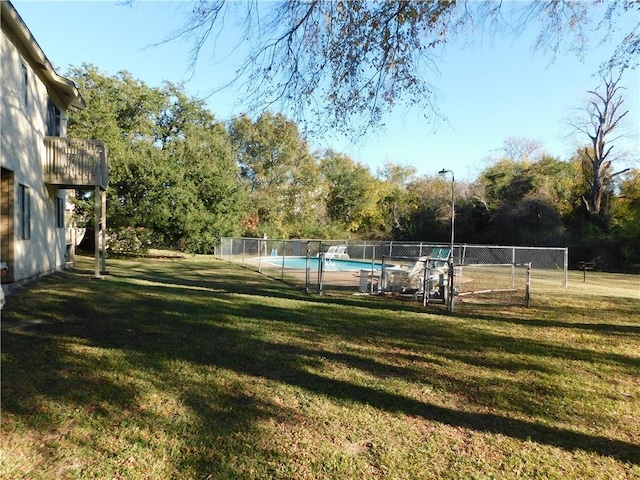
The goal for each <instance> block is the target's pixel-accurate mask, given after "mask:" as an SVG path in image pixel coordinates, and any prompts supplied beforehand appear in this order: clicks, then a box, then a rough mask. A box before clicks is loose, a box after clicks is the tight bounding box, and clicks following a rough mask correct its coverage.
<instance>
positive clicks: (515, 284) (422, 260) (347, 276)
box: [216, 238, 568, 309]
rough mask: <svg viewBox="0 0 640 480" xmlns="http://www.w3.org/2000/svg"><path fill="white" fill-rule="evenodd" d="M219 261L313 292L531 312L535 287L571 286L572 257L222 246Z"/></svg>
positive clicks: (408, 248)
mask: <svg viewBox="0 0 640 480" xmlns="http://www.w3.org/2000/svg"><path fill="white" fill-rule="evenodd" d="M216 256H217V257H219V258H221V259H224V260H227V261H230V262H234V263H239V264H241V265H243V266H244V267H247V268H252V269H255V270H258V271H260V272H262V273H264V274H266V275H269V276H272V277H273V278H277V279H280V280H283V281H286V282H288V283H290V284H292V285H294V286H296V287H300V288H304V289H305V290H306V291H307V292H310V293H318V294H330V293H331V292H342V293H345V292H346V293H353V294H360V295H384V296H389V297H393V298H398V299H407V300H409V301H416V302H420V303H422V304H423V305H429V304H443V305H447V306H448V307H449V308H450V309H452V308H453V305H454V303H455V304H465V303H476V304H477V303H500V304H505V303H506V304H518V305H526V304H527V303H528V301H529V293H530V287H531V284H532V282H533V283H534V284H535V283H536V282H545V283H551V284H554V285H558V286H566V285H567V264H568V258H567V249H566V248H548V247H517V246H497V245H470V244H455V245H454V247H453V249H451V245H448V244H440V243H430V242H377V241H352V240H351V241H347V240H342V241H340V240H305V239H300V240H271V239H262V238H223V239H222V240H221V243H220V245H219V246H218V248H217V251H216Z"/></svg>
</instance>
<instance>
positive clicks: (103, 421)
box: [0, 256, 640, 479]
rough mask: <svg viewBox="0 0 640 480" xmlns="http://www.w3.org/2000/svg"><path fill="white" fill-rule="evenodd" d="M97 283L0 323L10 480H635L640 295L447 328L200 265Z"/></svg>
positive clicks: (86, 270)
mask: <svg viewBox="0 0 640 480" xmlns="http://www.w3.org/2000/svg"><path fill="white" fill-rule="evenodd" d="M108 267H109V270H110V273H111V275H109V276H107V277H105V278H104V280H92V279H91V271H92V268H93V264H92V259H89V258H81V259H80V261H79V262H78V269H77V270H76V271H73V272H64V273H59V274H55V275H52V276H49V277H47V278H45V279H43V280H41V281H39V282H37V283H34V284H32V285H29V286H27V287H24V288H22V289H20V290H19V291H18V292H17V293H16V294H14V295H12V296H11V297H9V302H8V304H7V306H6V307H5V310H3V311H2V323H3V327H4V328H3V331H2V429H1V437H0V438H1V440H2V465H1V469H0V476H1V477H2V478H3V479H12V478H32V479H53V478H55V479H66V478H78V479H88V478H101V479H102V478H107V479H109V478H116V479H120V478H122V479H156V478H162V479H164V478H167V479H168V478H176V479H190V478H193V479H233V478H246V479H272V478H283V479H319V478H338V479H351V478H354V479H368V478H374V479H382V478H386V479H410V478H415V479H430V478H433V479H441V478H460V479H466V478H499V479H509V478H558V479H583V478H602V479H612V478H616V479H622V478H640V277H637V276H635V277H633V276H623V275H608V274H598V273H594V272H589V273H588V274H587V282H586V283H582V273H578V272H576V273H575V274H572V277H571V278H570V287H569V288H568V289H564V288H562V287H560V286H558V285H555V284H554V285H550V286H546V285H545V284H544V283H543V282H539V283H538V284H535V283H534V285H533V293H532V306H531V307H530V308H528V309H525V308H521V307H491V308H488V307H486V306H485V307H482V309H477V310H466V309H465V310H464V311H461V312H458V313H456V314H455V315H453V316H449V315H447V314H446V312H445V311H444V310H443V309H442V307H441V306H433V307H429V308H427V309H422V308H421V307H419V306H418V305H414V304H412V303H408V302H400V301H397V300H393V299H381V298H369V297H356V296H346V295H345V296H337V295H335V296H324V297H318V296H315V295H306V294H304V293H302V292H299V291H297V290H294V289H291V288H289V287H288V286H286V285H285V284H283V283H281V282H278V281H275V280H271V279H269V278H267V277H265V276H263V275H260V274H258V273H255V272H252V271H249V270H247V269H242V268H241V267H238V266H236V265H231V264H227V263H224V262H221V261H217V260H214V259H213V258H211V257H202V256H197V257H190V258H184V259H161V260H160V259H159V260H139V261H138V260H117V259H114V260H110V261H109V264H108ZM25 323H27V324H29V326H28V327H27V328H15V327H18V326H20V325H23V324H25ZM8 327H14V328H8Z"/></svg>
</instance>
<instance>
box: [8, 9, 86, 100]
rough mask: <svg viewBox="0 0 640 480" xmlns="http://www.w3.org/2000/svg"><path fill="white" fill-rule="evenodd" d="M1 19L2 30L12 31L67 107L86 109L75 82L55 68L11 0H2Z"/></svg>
mask: <svg viewBox="0 0 640 480" xmlns="http://www.w3.org/2000/svg"><path fill="white" fill-rule="evenodd" d="M0 19H1V21H2V30H7V31H8V32H10V33H11V34H12V35H13V36H14V38H15V39H16V40H17V41H18V42H19V43H20V45H19V47H21V48H22V49H23V50H24V54H25V55H26V56H28V57H29V58H28V60H30V61H31V62H33V65H32V67H33V68H34V70H36V73H37V74H38V76H40V77H43V79H44V80H45V81H46V82H48V83H49V85H50V87H51V88H53V89H54V91H55V92H56V93H57V96H58V97H59V99H60V101H62V102H63V103H64V106H65V108H68V107H74V108H78V109H84V108H85V107H86V104H85V103H84V100H83V99H82V96H81V95H80V92H79V91H78V89H77V87H76V85H75V83H73V82H72V81H71V80H69V79H68V78H65V77H63V76H61V75H58V73H57V72H56V70H55V68H53V65H52V64H51V62H50V61H49V59H48V58H47V56H46V55H45V53H44V51H43V50H42V48H41V47H40V45H39V44H38V42H37V41H36V39H35V38H34V36H33V34H32V33H31V30H29V27H27V25H26V23H25V22H24V20H22V17H21V16H20V14H19V13H18V11H17V10H16V9H15V7H14V6H13V4H12V3H11V2H10V1H9V0H2V1H0Z"/></svg>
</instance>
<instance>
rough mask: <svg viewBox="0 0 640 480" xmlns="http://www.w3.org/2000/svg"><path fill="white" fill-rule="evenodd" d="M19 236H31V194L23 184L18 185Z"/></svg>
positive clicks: (24, 237) (26, 237) (26, 238)
mask: <svg viewBox="0 0 640 480" xmlns="http://www.w3.org/2000/svg"><path fill="white" fill-rule="evenodd" d="M18 238H20V239H22V240H28V239H29V238H31V194H30V192H29V187H27V186H26V185H22V184H21V185H19V186H18Z"/></svg>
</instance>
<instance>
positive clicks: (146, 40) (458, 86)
mask: <svg viewBox="0 0 640 480" xmlns="http://www.w3.org/2000/svg"><path fill="white" fill-rule="evenodd" d="M13 3H14V6H15V7H16V9H17V10H18V13H19V14H20V15H21V16H22V18H23V20H24V21H25V23H26V24H27V26H28V27H29V29H30V30H31V32H32V33H33V35H34V37H35V38H36V40H37V41H38V43H39V44H40V46H41V47H42V49H43V50H44V52H45V54H46V55H47V57H48V58H49V60H50V61H51V62H52V63H53V64H54V65H55V66H56V67H57V69H58V71H59V73H61V74H64V72H65V71H66V70H67V68H68V66H70V65H73V66H77V65H80V64H81V63H82V62H86V63H92V64H94V65H96V66H97V67H98V68H100V69H101V70H103V71H105V72H106V73H108V74H115V73H116V72H117V71H119V70H128V71H129V72H130V73H131V74H132V75H133V76H134V77H135V78H137V79H139V80H142V81H144V82H145V83H146V84H148V85H150V86H160V84H161V82H162V81H163V80H169V81H172V82H185V87H186V90H187V92H188V93H189V94H191V95H192V96H205V95H209V94H211V92H212V91H213V89H214V88H215V87H217V86H219V85H220V84H221V83H222V82H223V81H224V79H225V78H229V76H230V75H231V72H233V71H234V69H235V67H236V66H237V65H238V63H239V62H240V59H239V58H237V57H234V56H233V55H231V56H229V55H227V53H226V52H225V48H226V47H227V45H225V40H224V39H222V38H219V39H218V44H217V46H216V54H217V55H218V56H219V57H220V58H221V60H217V61H215V62H214V61H212V60H211V59H210V57H209V56H207V55H206V53H207V51H205V52H204V54H203V55H202V56H201V58H200V60H199V61H198V64H197V66H196V69H195V71H194V72H190V71H189V70H188V64H189V62H188V60H189V52H190V48H191V45H190V44H189V43H188V42H185V41H181V40H176V41H172V42H169V43H165V44H162V45H159V46H156V47H153V46H151V45H152V44H155V43H158V42H160V41H162V40H164V39H165V38H166V37H167V36H168V35H170V34H171V33H172V32H174V31H175V30H176V29H177V28H179V27H180V26H181V25H182V24H183V19H184V11H183V9H182V8H181V7H180V5H179V4H178V3H175V2H166V1H165V2H146V1H139V2H138V3H136V4H134V5H133V6H127V5H122V4H119V3H117V2H53V1H26V0H23V1H20V0H14V2H13ZM628 20H629V22H628V23H629V24H631V23H633V22H635V21H637V19H635V18H633V13H632V14H631V16H630V18H629V19H628ZM532 38H533V37H532V35H527V34H525V35H524V36H522V37H520V38H516V39H514V38H507V39H505V38H499V37H497V38H495V39H493V40H490V39H487V38H485V39H483V40H482V41H477V42H474V45H473V46H468V45H466V44H463V42H459V43H452V44H448V45H447V46H446V47H445V48H444V49H443V50H442V51H441V52H439V55H440V57H441V60H440V63H439V64H438V68H439V75H437V76H434V78H433V81H432V83H433V84H434V86H435V87H436V89H437V92H438V93H437V107H438V109H439V110H440V112H441V113H442V114H443V115H444V116H446V121H445V122H440V123H439V125H438V127H437V129H436V130H435V131H434V130H433V128H432V126H431V125H430V124H427V122H426V121H425V120H424V119H423V116H422V114H421V112H420V111H418V110H417V109H413V110H407V109H405V108H400V109H398V110H397V111H394V112H392V114H390V115H389V116H388V117H387V118H385V124H386V125H387V127H386V130H384V131H382V132H375V133H372V134H371V135H368V136H366V137H364V138H363V139H362V140H361V141H359V142H357V143H355V144H354V143H352V142H351V141H349V140H347V139H346V138H344V137H343V136H341V135H340V134H337V133H335V134H326V135H324V136H323V137H322V138H310V143H311V146H312V147H314V148H333V149H335V150H338V151H341V152H343V153H346V154H347V155H349V156H351V157H352V158H353V159H354V160H357V161H359V162H362V163H364V164H366V165H368V166H369V167H370V168H371V170H372V171H373V172H374V173H375V172H376V170H377V169H378V168H379V167H381V166H382V165H384V163H385V162H386V161H392V162H394V163H396V164H402V165H412V166H414V167H416V169H417V171H418V173H419V174H421V175H423V174H426V175H432V174H434V173H435V172H437V171H438V170H440V169H441V168H448V169H452V170H453V171H454V172H455V174H456V178H459V179H466V180H472V179H474V178H476V177H477V175H478V173H479V172H480V171H481V170H482V169H483V168H484V167H486V165H487V163H486V161H485V160H484V159H485V158H486V157H487V156H489V155H491V154H492V153H495V151H496V150H497V149H499V148H500V146H501V145H502V143H503V141H504V140H505V139H506V138H508V137H524V138H528V139H533V140H537V141H539V142H541V143H542V144H543V146H544V149H545V151H547V152H548V153H550V154H552V155H555V156H557V157H560V158H562V159H568V158H569V156H570V155H571V153H572V152H573V151H574V150H575V146H576V141H577V139H579V138H580V137H575V136H574V137H571V136H568V134H569V132H570V129H569V128H568V127H567V125H566V122H567V119H568V118H570V117H571V114H572V113H571V112H572V110H573V109H575V108H578V107H580V106H581V105H584V104H585V99H586V98H587V97H586V92H587V90H590V89H593V88H595V87H596V86H597V85H598V84H599V81H598V79H597V78H596V77H594V73H596V72H597V70H598V66H599V65H600V63H601V62H602V61H603V60H605V59H607V58H608V57H609V55H610V54H611V51H612V49H613V47H614V45H615V44H614V43H610V44H605V45H599V46H598V45H596V46H595V47H594V48H593V50H592V51H591V52H590V55H588V56H587V59H586V60H585V61H584V62H582V61H580V60H579V59H577V58H576V57H575V55H573V54H567V55H561V56H559V57H558V59H557V60H556V61H555V62H553V63H551V62H550V58H549V57H548V56H545V55H543V54H542V53H532V52H531V45H532ZM210 48H213V47H212V46H210ZM623 83H624V86H625V87H626V92H625V105H626V107H627V108H628V109H629V110H630V113H629V122H628V124H627V127H626V128H627V133H628V138H626V139H623V140H622V141H620V143H619V144H617V145H616V149H617V150H625V151H629V152H630V155H629V156H628V157H627V158H628V159H630V160H628V161H626V164H625V165H624V166H633V165H637V162H638V155H639V153H638V151H639V147H638V144H639V142H640V140H639V137H638V132H639V131H640V127H639V117H640V100H639V92H640V72H638V71H637V70H636V71H631V72H627V73H626V75H625V77H624V79H623ZM239 97H240V96H239V95H238V94H237V92H236V91H235V90H233V89H229V90H226V91H223V92H221V93H217V94H214V95H211V96H209V97H208V106H209V108H210V109H211V111H212V112H213V113H214V114H215V115H216V117H217V118H219V119H226V118H229V117H230V116H232V115H236V114H239V113H241V112H242V111H243V106H242V103H241V101H239V100H238V98H239ZM620 165H621V166H622V163H620Z"/></svg>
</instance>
